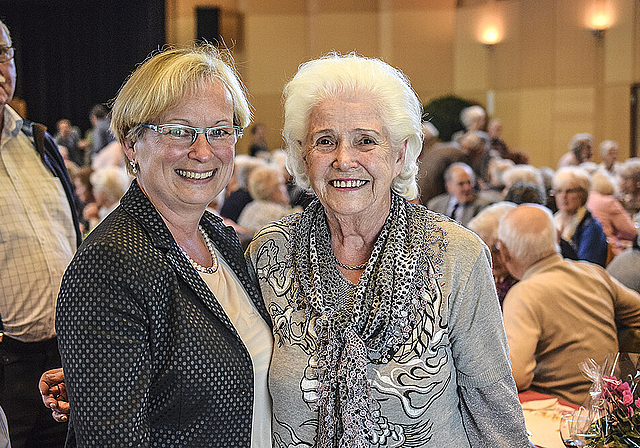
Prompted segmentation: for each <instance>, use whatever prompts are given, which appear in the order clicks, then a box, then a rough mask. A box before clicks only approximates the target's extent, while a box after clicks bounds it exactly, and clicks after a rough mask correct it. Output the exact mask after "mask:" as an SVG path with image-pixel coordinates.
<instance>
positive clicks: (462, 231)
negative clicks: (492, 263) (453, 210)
mask: <svg viewBox="0 0 640 448" xmlns="http://www.w3.org/2000/svg"><path fill="white" fill-rule="evenodd" d="M411 208H412V209H413V210H414V213H413V219H414V220H415V221H419V222H420V223H421V226H422V228H423V231H424V235H425V250H426V251H427V253H430V252H433V254H432V257H431V258H432V259H433V260H434V261H435V263H436V264H438V262H440V263H442V265H443V266H447V267H446V268H445V267H442V268H441V269H442V270H443V273H444V274H445V275H446V274H448V273H449V272H448V270H449V269H450V268H451V267H452V266H456V268H455V270H456V271H457V270H458V269H463V270H470V269H471V268H472V266H473V265H474V264H475V263H476V261H477V259H478V257H480V255H481V254H482V252H483V251H484V250H485V249H486V250H487V254H488V249H487V248H486V245H485V244H484V243H483V242H482V240H481V239H480V238H479V237H478V236H477V235H476V234H475V233H473V232H471V231H470V230H469V229H467V228H465V227H463V226H462V225H460V224H459V223H457V222H456V221H453V220H452V219H449V218H448V217H446V216H443V215H441V214H439V213H436V212H434V211H431V210H429V209H427V208H426V207H424V206H421V205H413V204H411ZM437 246H439V248H440V249H439V250H437V249H435V247H437ZM487 256H488V255H487Z"/></svg>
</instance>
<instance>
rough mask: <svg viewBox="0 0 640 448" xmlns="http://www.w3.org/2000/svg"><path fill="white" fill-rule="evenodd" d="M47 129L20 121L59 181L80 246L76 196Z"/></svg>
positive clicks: (80, 236)
mask: <svg viewBox="0 0 640 448" xmlns="http://www.w3.org/2000/svg"><path fill="white" fill-rule="evenodd" d="M46 131H47V128H46V127H45V126H44V125H42V124H39V123H33V122H31V121H29V120H23V121H22V132H23V133H24V134H25V135H26V136H27V137H33V140H34V143H35V148H34V149H35V150H36V152H37V153H38V154H39V155H40V160H42V163H43V165H44V166H46V167H47V169H49V171H50V172H51V173H52V174H53V175H54V176H56V177H57V178H58V179H60V183H61V184H62V188H63V189H64V193H65V194H66V196H67V201H68V202H69V207H71V216H72V217H73V225H74V228H75V231H76V242H77V246H80V243H81V242H82V232H81V231H80V225H79V221H78V211H77V207H76V194H75V189H74V187H73V183H72V182H71V179H70V178H69V173H68V172H67V167H66V166H65V164H64V159H63V158H62V155H60V151H59V150H58V145H56V142H55V141H54V140H53V137H52V136H51V135H50V134H49V133H48V132H46Z"/></svg>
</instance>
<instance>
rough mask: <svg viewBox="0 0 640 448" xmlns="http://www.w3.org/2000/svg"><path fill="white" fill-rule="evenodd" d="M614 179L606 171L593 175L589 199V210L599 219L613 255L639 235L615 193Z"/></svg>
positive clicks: (628, 245)
mask: <svg viewBox="0 0 640 448" xmlns="http://www.w3.org/2000/svg"><path fill="white" fill-rule="evenodd" d="M614 192H615V187H614V185H613V181H612V180H611V179H610V178H609V176H608V175H607V174H605V172H596V173H595V174H594V175H593V176H591V191H590V192H589V198H588V199H587V205H586V206H587V210H589V211H590V212H591V214H592V215H593V217H594V218H596V219H597V220H598V222H599V223H600V225H601V226H602V230H604V234H605V235H606V236H607V242H608V244H609V246H610V248H611V252H612V254H613V256H617V255H618V254H620V253H621V252H622V251H623V250H625V249H627V248H629V247H631V244H632V242H633V240H634V239H635V238H636V236H637V235H638V231H637V230H636V227H635V225H634V224H633V220H632V219H631V216H629V213H627V212H626V210H625V209H624V207H622V204H620V201H618V200H617V199H616V198H615V197H614V196H613V193H614Z"/></svg>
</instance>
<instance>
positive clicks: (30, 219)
mask: <svg viewBox="0 0 640 448" xmlns="http://www.w3.org/2000/svg"><path fill="white" fill-rule="evenodd" d="M13 56H14V49H13V47H12V46H11V37H10V34H9V29H8V28H7V27H6V25H5V24H4V23H2V22H1V21H0V136H1V137H0V154H1V155H2V157H0V210H2V219H0V235H2V238H0V254H1V255H0V259H1V260H2V261H1V265H2V269H1V270H0V406H2V408H3V409H4V412H5V413H6V415H7V420H8V422H9V433H10V435H11V444H12V446H13V447H14V448H21V447H27V446H29V447H33V446H38V447H40V446H42V447H45V446H46V447H57V446H60V447H61V446H63V445H64V441H65V433H66V425H61V424H58V423H56V422H55V421H53V419H52V418H51V416H50V415H48V412H47V410H46V409H43V407H42V402H41V399H40V394H39V393H38V391H37V389H36V387H35V385H36V384H37V382H38V379H39V378H40V374H41V373H42V372H43V371H44V370H47V369H52V368H54V367H60V354H59V352H58V344H57V340H56V330H55V328H54V317H55V308H56V298H57V296H58V291H59V289H60V281H61V279H62V274H63V273H64V270H65V268H66V267H67V264H68V263H69V261H70V260H71V257H72V256H73V253H74V252H75V250H76V247H77V245H78V244H79V243H80V241H81V234H80V229H79V227H78V220H77V215H76V210H75V202H74V195H73V192H72V191H73V187H72V184H71V181H70V179H69V175H68V174H67V170H66V168H65V165H64V161H63V159H62V156H61V155H60V152H59V151H58V147H57V146H56V144H55V142H54V140H53V137H51V135H49V134H48V133H46V132H45V130H46V128H45V127H44V126H42V125H39V124H36V123H32V122H30V121H27V120H23V119H22V118H21V117H20V116H19V115H18V114H17V113H16V112H15V111H14V110H13V109H12V108H11V107H10V106H8V105H7V103H8V102H9V101H11V98H12V97H13V93H14V90H15V86H16V67H15V63H14V59H13ZM3 333H4V334H3Z"/></svg>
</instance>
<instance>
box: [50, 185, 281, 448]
mask: <svg viewBox="0 0 640 448" xmlns="http://www.w3.org/2000/svg"><path fill="white" fill-rule="evenodd" d="M200 223H201V225H202V226H203V227H204V228H205V230H206V232H207V234H208V235H209V236H210V237H211V239H212V241H214V243H215V245H216V247H217V248H218V250H219V251H220V253H221V254H222V255H223V257H224V259H225V261H226V262H227V263H228V264H229V266H230V267H231V268H232V269H233V271H234V272H235V274H236V275H237V277H238V279H239V280H240V282H241V283H242V285H243V286H244V288H245V290H246V291H247V293H248V295H249V297H250V299H251V300H252V301H253V303H254V304H255V306H256V308H257V309H258V311H259V312H260V314H261V315H262V316H263V318H264V319H265V320H266V321H267V322H270V320H269V319H268V315H267V310H266V308H265V306H264V304H263V302H262V299H261V296H260V293H259V291H258V289H257V286H256V282H255V277H251V276H250V274H249V272H248V271H247V267H246V265H245V262H244V258H243V255H242V250H241V248H240V244H239V241H238V238H237V236H236V234H235V232H234V231H233V229H231V228H230V227H225V226H224V225H223V224H222V222H221V219H220V218H216V217H214V216H213V215H211V214H209V213H205V215H204V217H203V218H202V220H201V222H200ZM56 327H57V330H58V340H59V346H60V353H61V355H62V365H63V367H64V371H65V378H66V383H67V389H68V393H69V401H70V404H71V419H70V421H71V426H72V428H73V429H72V430H73V431H75V442H77V445H78V446H83V447H85V446H136V447H138V446H153V447H169V446H183V447H204V446H215V447H222V446H229V447H230V446H233V447H247V448H249V447H250V443H251V421H252V413H253V367H252V362H251V358H250V356H249V352H248V351H247V349H246V348H245V346H244V344H243V343H242V341H241V339H240V337H239V336H238V334H237V332H236V331H235V329H234V327H233V325H232V324H231V322H230V321H229V319H228V317H227V315H226V314H225V312H224V311H223V309H222V307H221V306H220V304H219V303H218V301H217V300H216V298H215V297H214V295H213V294H212V293H211V291H210V290H209V288H208V287H207V285H206V283H205V282H204V281H203V280H202V278H201V277H200V275H199V274H198V273H197V272H196V271H195V270H194V269H193V268H192V266H191V265H190V263H189V262H188V261H187V259H186V258H185V257H184V255H183V254H182V253H181V251H180V248H179V247H178V245H177V244H176V242H175V240H174V239H173V237H172V235H171V233H170V232H169V229H168V228H167V227H166V225H165V224H164V222H163V220H162V218H161V217H160V215H159V214H158V212H157V211H156V209H155V208H154V207H153V205H152V204H151V202H150V201H149V200H148V199H147V197H146V196H145V195H144V194H143V193H142V190H141V189H140V187H139V186H138V184H137V182H136V181H134V182H133V183H132V185H131V187H130V188H129V190H128V191H127V193H126V194H125V195H124V197H123V198H122V200H121V202H120V206H118V208H116V209H115V210H114V212H112V213H111V214H110V215H109V216H108V217H107V218H106V219H105V220H104V221H103V222H102V223H101V224H100V225H99V226H98V227H97V228H96V229H95V230H94V231H93V232H92V233H91V234H90V235H89V236H88V237H87V239H86V240H85V242H84V243H83V244H82V246H81V247H80V249H79V250H78V252H77V254H76V256H75V257H74V258H73V260H72V261H71V264H70V265H69V268H68V269H67V272H66V273H65V276H64V279H63V282H62V288H61V291H60V296H59V298H58V312H57V317H56ZM73 442H74V441H73V440H72V441H71V442H70V443H69V442H68V445H67V446H73V445H74V443H73Z"/></svg>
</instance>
